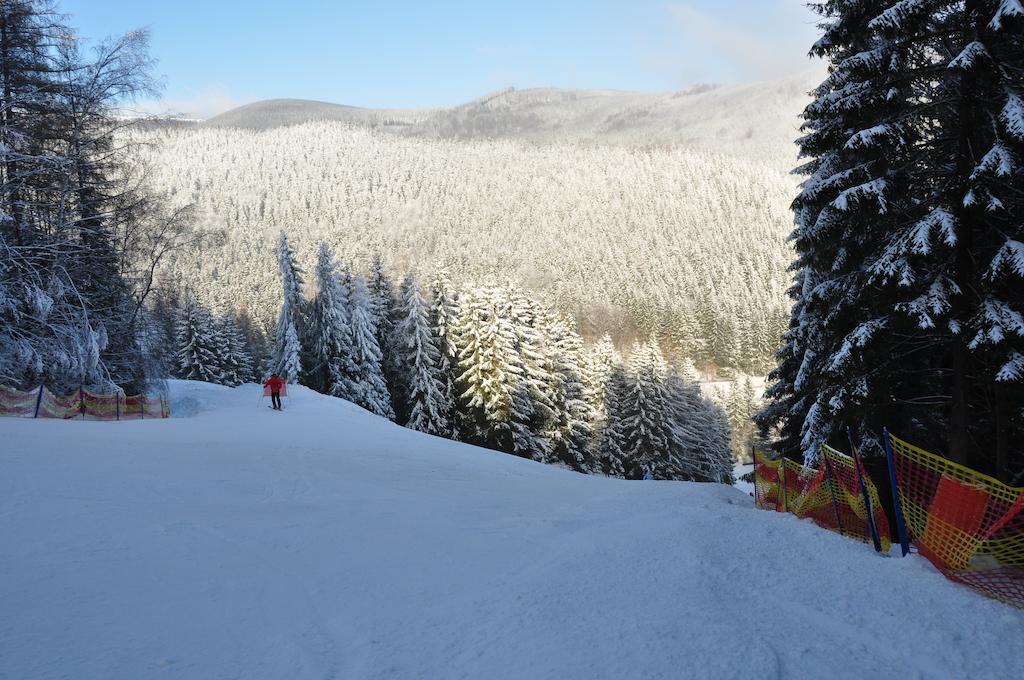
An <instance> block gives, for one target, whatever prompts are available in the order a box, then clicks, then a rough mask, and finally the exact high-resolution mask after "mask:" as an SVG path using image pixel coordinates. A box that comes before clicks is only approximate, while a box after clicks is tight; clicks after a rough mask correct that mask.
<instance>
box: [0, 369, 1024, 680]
mask: <svg viewBox="0 0 1024 680" xmlns="http://www.w3.org/2000/svg"><path fill="white" fill-rule="evenodd" d="M259 393H260V390H259V388H258V387H256V386H252V385H250V386H243V387H240V388H236V389H229V388H223V387H215V386H212V385H206V384H202V383H188V382H179V383H174V384H173V385H172V409H173V410H174V412H175V413H176V414H178V415H179V416H186V417H179V418H172V419H170V420H164V421H141V422H140V421H135V422H122V423H100V422H58V421H46V420H21V419H15V418H4V419H0V470H2V474H0V547H2V553H0V554H2V559H0V677H3V678H18V679H19V680H27V679H40V678H103V679H104V680H112V679H117V678H125V679H130V680H139V679H143V678H156V677H159V678H239V679H245V680H253V679H257V678H268V679H269V678H273V679H279V678H317V679H322V678H488V679H496V678H530V679H532V678H552V679H554V678H557V679H559V680H567V679H571V678H588V679H589V678H615V679H621V678H685V677H708V678H776V677H778V678H814V679H818V678H823V677H828V678H858V680H863V678H879V677H899V678H953V677H972V678H1012V677H1020V659H1021V657H1022V653H1024V642H1022V640H1024V635H1022V631H1024V613H1022V612H1020V611H1018V610H1015V609H1011V608H1009V607H1007V606H1004V605H1001V604H999V603H996V602H993V601H990V600H987V599H985V598H983V597H980V596H978V595H976V594H974V593H973V592H971V591H969V590H967V589H965V588H962V587H960V586H958V585H955V584H953V583H950V582H948V581H946V580H945V579H944V578H943V577H942V576H940V575H939V574H938V573H937V572H935V571H934V570H933V569H932V568H931V567H930V566H928V564H927V563H926V562H925V561H924V560H922V559H920V558H917V557H912V558H909V559H893V558H884V557H879V556H876V555H875V554H874V553H873V552H872V551H871V549H870V548H869V547H867V546H864V545H861V544H859V543H856V542H853V541H851V540H848V539H844V538H842V537H839V536H837V535H835V534H832V533H829V532H827V531H823V530H821V529H819V528H817V527H815V526H814V525H813V524H811V523H809V522H802V521H800V520H798V519H796V518H794V517H792V516H789V515H783V514H774V513H768V512H762V511H758V510H756V509H755V508H754V507H753V505H752V502H751V499H750V498H749V497H748V496H747V495H745V494H743V493H742V492H740V491H737V490H736V489H732V488H727V487H722V486H714V485H697V484H686V483H672V482H650V481H649V482H626V481H619V480H612V479H604V478H599V477H586V476H583V475H578V474H575V473H572V472H569V471H566V470H561V469H557V468H553V467H546V466H544V465H540V464H537V463H533V462H530V461H527V460H522V459H518V458H514V457H512V456H508V455H505V454H500V453H495V452H490V451H485V450H481V449H477V448H474V447H470V446H466V445H461V444H456V443H452V442H448V441H444V440H441V439H436V438H432V437H427V436H424V435H421V434H418V433H415V432H412V431H408V430H404V429H402V428H399V427H397V426H395V425H392V424H390V423H388V422H386V421H384V420H381V419H379V418H376V417H374V416H371V415H369V414H367V413H366V412H365V411H362V410H361V409H359V408H357V407H355V406H352V405H350V404H348V403H347V402H343V401H340V400H337V399H333V398H330V397H324V396H320V395H316V394H314V393H312V392H309V391H307V390H304V389H301V388H297V389H294V390H293V394H292V398H291V399H290V400H285V410H284V411H283V412H281V413H278V412H275V411H271V410H270V409H269V408H267V406H266V400H264V402H263V404H262V405H259V406H257V400H258V398H259Z"/></svg>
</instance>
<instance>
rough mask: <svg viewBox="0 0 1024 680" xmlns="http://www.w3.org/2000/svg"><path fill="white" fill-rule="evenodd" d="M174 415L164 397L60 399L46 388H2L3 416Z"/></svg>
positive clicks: (82, 395) (78, 395)
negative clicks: (23, 389) (24, 389)
mask: <svg viewBox="0 0 1024 680" xmlns="http://www.w3.org/2000/svg"><path fill="white" fill-rule="evenodd" d="M170 415H171V414H170V408H169V406H168V403H167V400H166V399H165V398H163V397H161V396H146V395H137V396H130V397H126V396H124V395H122V394H120V393H115V394H97V393H94V392H90V391H89V390H86V389H82V390H79V391H77V392H72V393H71V394H68V395H64V396H59V395H55V394H53V393H52V392H50V390H48V389H46V388H45V387H39V388H36V389H34V390H29V391H24V392H23V391H21V390H15V389H12V388H10V387H4V386H2V385H0V416H18V417H22V418H60V419H69V418H82V419H85V420H138V419H143V418H169V417H170Z"/></svg>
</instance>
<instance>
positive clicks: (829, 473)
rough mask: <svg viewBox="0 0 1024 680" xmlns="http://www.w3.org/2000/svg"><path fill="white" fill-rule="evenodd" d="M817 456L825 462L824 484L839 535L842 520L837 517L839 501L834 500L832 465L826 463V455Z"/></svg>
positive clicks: (822, 453)
mask: <svg viewBox="0 0 1024 680" xmlns="http://www.w3.org/2000/svg"><path fill="white" fill-rule="evenodd" d="M819 455H821V456H822V460H824V461H825V482H826V483H827V484H828V493H829V495H830V496H832V510H833V511H834V512H835V513H836V526H837V527H839V533H840V535H842V533H843V520H842V519H841V518H840V517H839V501H837V500H836V487H835V482H834V481H833V480H835V477H834V476H833V475H832V465H831V464H830V463H829V462H828V454H826V453H825V452H824V451H822V452H821V453H820V454H819Z"/></svg>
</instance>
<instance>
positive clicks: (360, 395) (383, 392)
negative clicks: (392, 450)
mask: <svg viewBox="0 0 1024 680" xmlns="http://www.w3.org/2000/svg"><path fill="white" fill-rule="evenodd" d="M349 310H350V313H351V318H350V326H349V327H350V328H351V331H352V370H353V373H352V377H351V380H350V383H349V385H348V388H347V389H348V394H349V395H350V398H351V400H352V401H353V402H354V403H356V404H358V405H359V406H362V407H363V408H365V409H366V410H367V411H370V412H371V413H376V414H377V415H379V416H383V417H385V418H388V419H390V420H394V419H395V412H394V410H393V409H392V407H391V397H390V395H389V394H388V388H387V384H385V382H384V372H383V370H382V368H381V351H380V345H378V344H377V326H376V316H375V314H374V302H373V299H372V298H371V296H370V291H369V289H368V288H367V286H366V279H364V278H363V277H362V276H361V275H360V276H356V277H355V280H354V281H353V284H352V299H351V304H350V307H349Z"/></svg>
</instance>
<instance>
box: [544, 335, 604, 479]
mask: <svg viewBox="0 0 1024 680" xmlns="http://www.w3.org/2000/svg"><path fill="white" fill-rule="evenodd" d="M545 325H546V328H545V335H546V336H547V342H546V348H547V352H548V354H549V355H550V356H551V360H550V363H551V371H552V376H553V380H552V381H551V386H552V388H553V391H554V394H553V397H552V402H553V404H554V409H553V415H554V418H553V422H552V423H551V425H550V429H549V432H550V434H549V435H548V439H550V440H551V442H552V443H553V444H554V455H555V457H556V458H557V459H558V460H560V461H561V462H562V463H564V464H565V465H568V466H569V467H571V468H573V469H574V470H578V471H580V472H585V471H589V470H591V469H593V468H594V465H595V463H594V460H593V455H592V451H591V443H592V440H593V436H594V430H593V422H594V412H593V409H592V408H591V405H590V403H589V402H588V401H587V393H586V387H585V385H584V380H583V371H582V369H581V365H582V363H583V362H584V361H585V357H584V350H583V339H582V338H580V336H579V335H578V334H577V333H576V329H575V326H574V324H573V322H572V321H571V320H569V319H566V318H562V317H558V316H556V315H549V317H548V319H547V323H546V324H545Z"/></svg>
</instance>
